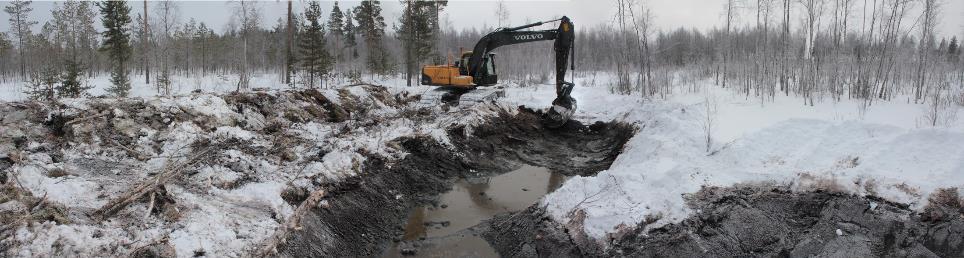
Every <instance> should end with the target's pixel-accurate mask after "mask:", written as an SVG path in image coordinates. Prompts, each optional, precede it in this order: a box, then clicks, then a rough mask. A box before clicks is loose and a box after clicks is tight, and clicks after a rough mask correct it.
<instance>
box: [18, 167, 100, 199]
mask: <svg viewBox="0 0 964 258" xmlns="http://www.w3.org/2000/svg"><path fill="white" fill-rule="evenodd" d="M47 169H52V167H51V168H42V167H39V166H23V167H16V168H14V171H13V173H14V174H16V175H17V180H18V182H19V183H20V185H22V186H23V187H25V188H27V189H28V190H30V192H31V193H33V194H34V195H35V196H38V197H42V196H46V198H47V199H49V200H51V201H55V202H58V203H70V204H71V205H72V206H77V207H85V208H100V206H101V205H104V203H105V202H104V201H103V200H98V199H97V198H96V194H92V193H97V192H99V190H98V187H97V186H98V184H97V183H96V182H91V181H88V180H86V179H84V178H80V177H76V176H71V175H68V176H64V177H61V178H50V177H47V175H46V170H47Z"/></svg>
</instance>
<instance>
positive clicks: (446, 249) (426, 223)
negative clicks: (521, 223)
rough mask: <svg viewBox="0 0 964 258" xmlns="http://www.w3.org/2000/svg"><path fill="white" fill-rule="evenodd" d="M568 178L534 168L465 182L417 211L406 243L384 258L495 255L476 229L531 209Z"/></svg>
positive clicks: (407, 230) (408, 225) (408, 224)
mask: <svg viewBox="0 0 964 258" xmlns="http://www.w3.org/2000/svg"><path fill="white" fill-rule="evenodd" d="M567 179H568V177H566V176H564V175H562V174H559V173H552V172H550V171H549V170H547V169H545V168H540V167H533V166H523V167H522V168H519V169H517V170H514V171H512V172H508V173H505V174H502V175H498V176H495V177H491V178H487V177H483V178H466V179H459V180H457V181H456V182H455V184H454V185H453V186H452V190H450V191H448V192H445V193H444V194H442V195H440V196H439V197H438V201H437V202H435V203H432V204H429V205H423V206H420V207H417V208H415V209H414V210H412V212H411V213H410V214H409V216H408V221H407V222H405V233H404V235H403V236H402V238H401V241H400V242H396V243H394V244H393V245H392V247H391V248H389V249H388V250H387V251H386V252H385V254H384V255H383V257H400V256H403V255H405V254H412V253H416V254H418V255H419V256H429V257H431V256H438V257H465V256H474V257H479V256H494V255H495V249H493V248H492V247H490V246H489V244H488V243H487V242H485V240H483V239H482V238H480V237H478V236H477V232H475V231H474V230H472V229H471V228H472V227H474V226H475V225H478V224H479V223H481V222H482V221H484V220H488V219H491V218H492V217H494V216H495V215H498V214H501V213H506V212H513V211H520V210H524V209H526V208H527V207H529V206H531V205H533V204H535V203H536V202H538V200H539V199H541V198H542V197H543V196H544V195H545V194H546V193H549V192H552V191H554V190H555V189H556V188H559V186H561V185H562V183H563V182H565V180H567Z"/></svg>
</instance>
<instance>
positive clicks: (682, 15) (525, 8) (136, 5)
mask: <svg viewBox="0 0 964 258" xmlns="http://www.w3.org/2000/svg"><path fill="white" fill-rule="evenodd" d="M724 1H725V0H646V2H647V4H648V5H649V7H650V8H651V9H652V12H653V14H654V16H655V17H654V22H655V23H656V26H657V28H658V29H661V30H670V29H675V28H678V27H687V28H697V29H710V28H712V27H714V26H717V25H718V24H722V23H721V21H722V20H723V16H722V11H723V2H724ZM943 1H944V6H943V8H941V10H942V19H941V22H940V26H939V30H938V33H940V36H942V37H944V36H946V37H950V36H951V35H961V34H962V33H964V0H943ZM745 2H747V3H751V4H752V3H755V2H756V1H745ZM857 2H861V1H857ZM286 3H287V2H286V1H277V0H269V1H261V2H259V3H257V4H258V5H259V6H260V9H261V11H262V14H263V15H264V24H263V26H264V27H271V26H274V24H275V23H276V22H277V20H278V18H280V17H284V15H285V13H286V6H287V4H286ZM614 3H615V1H614V0H570V1H566V0H526V1H514V0H506V1H505V4H506V6H507V7H508V10H509V14H510V20H511V21H510V24H511V25H519V24H524V23H525V22H527V21H533V22H534V21H539V20H547V19H552V18H556V17H558V16H560V15H568V16H569V17H570V18H572V20H573V22H574V23H576V25H577V26H585V25H589V24H600V23H607V22H608V23H611V22H612V21H613V17H614V14H615V5H614ZM131 4H132V5H133V12H134V14H132V15H136V14H137V13H140V12H141V10H142V9H143V3H142V1H133V2H131ZM152 4H153V3H150V2H149V3H148V5H149V7H150V6H151V5H152ZM305 4H306V2H305V1H301V0H295V2H294V6H295V7H294V8H295V10H296V11H298V12H300V11H301V10H302V9H303V7H304V5H305ZM333 4H334V1H322V8H323V12H324V13H325V15H326V16H327V14H328V12H329V11H330V10H331V6H332V5H333ZM357 4H358V2H357V1H339V5H340V6H341V7H342V10H345V9H347V7H351V6H355V5H357ZM4 5H5V4H4ZM235 5H236V3H234V2H225V1H181V2H179V6H180V12H181V19H182V20H183V21H186V20H187V19H189V18H194V19H196V20H198V21H202V22H204V23H206V24H208V25H209V27H212V28H214V29H215V30H216V31H223V28H224V27H225V25H226V24H227V23H228V22H229V20H230V17H231V12H232V9H233V8H234V6H235ZM496 5H497V1H494V0H493V1H478V0H473V1H467V0H450V1H449V5H448V7H446V8H445V10H444V13H445V15H446V16H445V17H447V18H446V19H445V21H447V22H448V23H450V25H451V26H453V27H456V28H465V27H477V28H481V27H482V26H489V27H494V26H496V25H498V19H497V18H496V17H495V15H494V13H495V6H496ZM32 6H33V7H34V12H33V13H32V15H31V16H32V17H33V18H34V19H35V20H39V21H41V24H43V21H46V20H47V19H49V18H50V10H51V9H52V8H53V6H54V2H51V1H35V2H34V3H33V4H32ZM382 7H383V9H384V10H383V15H385V16H386V23H388V26H389V27H391V26H392V23H393V22H395V21H397V17H398V16H399V15H400V14H401V10H400V4H399V2H398V1H385V2H382ZM857 7H862V3H858V6H857ZM752 8H753V6H747V7H746V9H745V10H746V11H747V12H752ZM796 8H797V9H802V8H801V7H799V6H798V7H796ZM149 15H150V14H149ZM753 15H755V14H753ZM918 15H919V14H916V13H915V14H913V15H910V16H912V17H908V22H910V23H913V22H914V20H916V19H917V17H918ZM775 16H779V14H777V15H775ZM797 16H798V15H795V16H794V18H793V19H794V20H799V17H797ZM0 17H3V20H7V19H8V18H9V15H7V14H6V13H0ZM753 19H755V16H752V15H750V14H747V15H744V20H746V21H749V20H753ZM854 19H859V17H854ZM858 21H859V20H858ZM853 24H859V23H853ZM98 27H99V24H98ZM8 28H9V24H8V23H6V22H0V30H2V31H7V30H8ZM38 29H39V26H36V27H35V28H34V30H35V31H36V30H38Z"/></svg>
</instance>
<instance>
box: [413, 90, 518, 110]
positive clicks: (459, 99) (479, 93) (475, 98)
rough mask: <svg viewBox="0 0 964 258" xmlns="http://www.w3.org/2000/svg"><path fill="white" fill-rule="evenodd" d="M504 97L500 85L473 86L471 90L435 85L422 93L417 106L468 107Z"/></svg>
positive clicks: (503, 91)
mask: <svg viewBox="0 0 964 258" xmlns="http://www.w3.org/2000/svg"><path fill="white" fill-rule="evenodd" d="M502 97H505V89H503V88H501V87H485V88H475V89H472V90H469V89H462V88H455V87H436V88H433V89H431V90H427V91H425V92H424V93H422V97H421V99H419V101H418V106H419V107H437V106H442V105H449V106H459V107H470V106H473V105H475V104H478V103H482V102H490V101H495V100H497V99H499V98H502Z"/></svg>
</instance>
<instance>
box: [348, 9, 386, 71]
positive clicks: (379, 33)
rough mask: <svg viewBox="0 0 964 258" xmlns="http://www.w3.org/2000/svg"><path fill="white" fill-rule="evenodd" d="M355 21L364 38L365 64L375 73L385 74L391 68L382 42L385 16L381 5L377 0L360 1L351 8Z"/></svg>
mask: <svg viewBox="0 0 964 258" xmlns="http://www.w3.org/2000/svg"><path fill="white" fill-rule="evenodd" d="M352 12H353V15H354V16H355V17H354V18H355V21H356V22H358V32H359V34H361V35H362V37H363V38H365V45H366V47H367V48H368V57H367V59H366V60H365V64H366V65H367V66H368V69H369V70H370V71H371V72H372V73H375V74H386V73H388V72H389V71H390V70H391V69H392V68H391V64H389V60H388V53H386V51H385V46H384V45H383V44H382V37H383V36H384V35H385V18H384V17H382V7H381V5H380V4H379V2H378V1H375V0H365V1H362V2H361V3H360V4H358V6H355V9H354V10H352Z"/></svg>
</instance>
